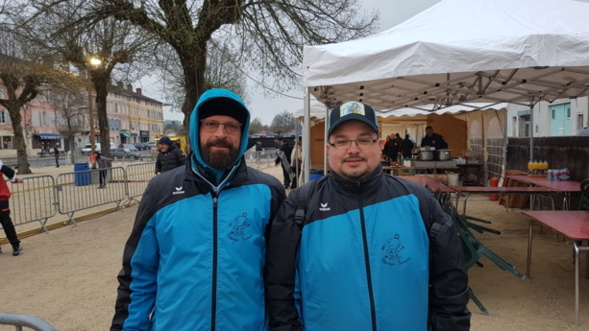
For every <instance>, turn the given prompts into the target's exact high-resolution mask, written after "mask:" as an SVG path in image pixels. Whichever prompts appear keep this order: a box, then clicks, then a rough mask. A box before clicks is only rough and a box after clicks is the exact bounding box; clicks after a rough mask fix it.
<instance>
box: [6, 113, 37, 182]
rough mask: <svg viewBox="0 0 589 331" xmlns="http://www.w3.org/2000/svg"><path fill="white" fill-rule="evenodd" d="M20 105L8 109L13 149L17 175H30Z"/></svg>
mask: <svg viewBox="0 0 589 331" xmlns="http://www.w3.org/2000/svg"><path fill="white" fill-rule="evenodd" d="M21 107H22V105H11V106H10V107H9V108H8V113H9V114H10V120H11V121H12V131H14V147H15V148H16V160H17V166H18V173H19V174H20V175H23V174H32V173H33V172H32V171H31V165H30V164H29V159H28V156H27V145H26V144H25V138H24V135H23V129H22V124H21V123H22V116H21V115H20V108H21Z"/></svg>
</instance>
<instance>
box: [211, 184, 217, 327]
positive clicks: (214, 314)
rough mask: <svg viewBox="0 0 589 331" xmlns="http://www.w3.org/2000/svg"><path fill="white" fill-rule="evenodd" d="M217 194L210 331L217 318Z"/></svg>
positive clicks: (215, 202)
mask: <svg viewBox="0 0 589 331" xmlns="http://www.w3.org/2000/svg"><path fill="white" fill-rule="evenodd" d="M217 201H218V199H217V193H216V192H215V195H214V196H213V271H212V272H213V274H212V286H211V331H215V326H216V321H215V319H216V318H217Z"/></svg>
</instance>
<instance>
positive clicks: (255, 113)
mask: <svg viewBox="0 0 589 331" xmlns="http://www.w3.org/2000/svg"><path fill="white" fill-rule="evenodd" d="M360 2H361V3H363V5H362V6H363V7H362V8H364V9H365V10H366V11H367V12H371V11H373V10H378V11H380V28H379V29H378V31H377V32H380V31H384V30H388V29H390V28H392V27H393V26H395V25H397V24H399V23H402V22H403V21H405V20H407V19H408V18H410V17H412V16H414V15H415V14H417V13H419V12H421V11H423V10H425V9H427V8H429V7H431V6H432V5H434V4H436V3H438V2H440V0H411V1H408V0H360ZM248 87H249V88H248V93H249V104H248V107H249V109H250V111H251V113H252V118H256V117H257V118H259V119H260V121H262V124H267V125H270V124H271V123H272V120H273V119H274V116H275V115H276V114H279V113H281V112H283V111H284V110H287V111H289V112H293V113H294V112H296V111H297V110H299V109H302V108H303V99H302V98H303V88H302V87H300V88H298V89H296V90H292V91H289V92H286V93H285V94H288V95H290V96H293V97H296V99H295V98H287V97H283V96H280V95H276V94H275V93H272V95H274V97H265V96H264V93H263V89H262V88H260V87H258V86H257V84H256V83H254V82H253V81H251V80H249V79H248Z"/></svg>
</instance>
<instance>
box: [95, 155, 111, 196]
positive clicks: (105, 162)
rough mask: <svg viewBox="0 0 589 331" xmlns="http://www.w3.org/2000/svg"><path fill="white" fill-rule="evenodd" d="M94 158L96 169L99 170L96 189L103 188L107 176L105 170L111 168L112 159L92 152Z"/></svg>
mask: <svg viewBox="0 0 589 331" xmlns="http://www.w3.org/2000/svg"><path fill="white" fill-rule="evenodd" d="M94 156H95V157H96V163H98V169H100V170H99V171H98V174H99V176H98V179H99V180H100V185H99V186H98V188H105V187H106V175H107V170H106V169H107V168H110V167H112V159H111V158H110V157H106V156H104V155H102V154H100V152H94Z"/></svg>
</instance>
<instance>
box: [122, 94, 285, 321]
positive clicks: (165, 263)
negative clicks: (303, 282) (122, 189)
mask: <svg viewBox="0 0 589 331" xmlns="http://www.w3.org/2000/svg"><path fill="white" fill-rule="evenodd" d="M249 123H250V113H249V111H248V109H247V108H246V106H245V105H244V103H243V101H242V100H241V99H240V98H239V97H238V96H237V95H236V94H235V93H233V92H231V91H228V90H225V89H213V90H209V91H206V92H205V93H204V94H203V95H202V96H201V97H200V98H199V100H198V102H197V104H196V107H195V108H194V111H193V112H192V114H191V117H190V130H189V139H190V144H191V146H192V147H193V148H192V150H193V152H192V153H191V154H189V155H188V158H187V161H186V165H185V166H181V167H178V168H174V169H172V170H170V171H168V172H165V173H162V174H161V175H159V176H157V177H155V178H154V179H153V180H152V181H151V182H150V183H149V185H148V187H147V189H146V191H145V193H144V194H143V198H142V199H141V204H140V206H139V210H138V212H137V217H136V220H135V225H134V227H133V231H132V233H131V236H130V237H129V240H128V241H127V244H126V246H125V252H124V255H123V268H122V270H121V272H120V273H119V276H118V280H119V288H118V298H117V302H116V306H115V316H114V318H113V322H112V325H111V330H215V329H217V330H267V323H266V310H265V301H264V283H263V274H262V271H263V268H264V261H265V259H264V255H265V250H266V235H267V232H268V224H269V222H270V220H271V219H272V218H273V217H274V215H275V213H276V211H277V209H278V207H279V205H280V203H281V202H282V201H283V200H284V198H285V193H284V188H283V187H282V185H281V184H280V181H278V179H276V178H274V177H272V176H270V175H267V174H264V173H262V172H260V171H258V170H255V169H253V168H249V167H247V166H246V164H245V159H244V157H243V155H244V153H245V151H246V149H247V146H248V129H249Z"/></svg>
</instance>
